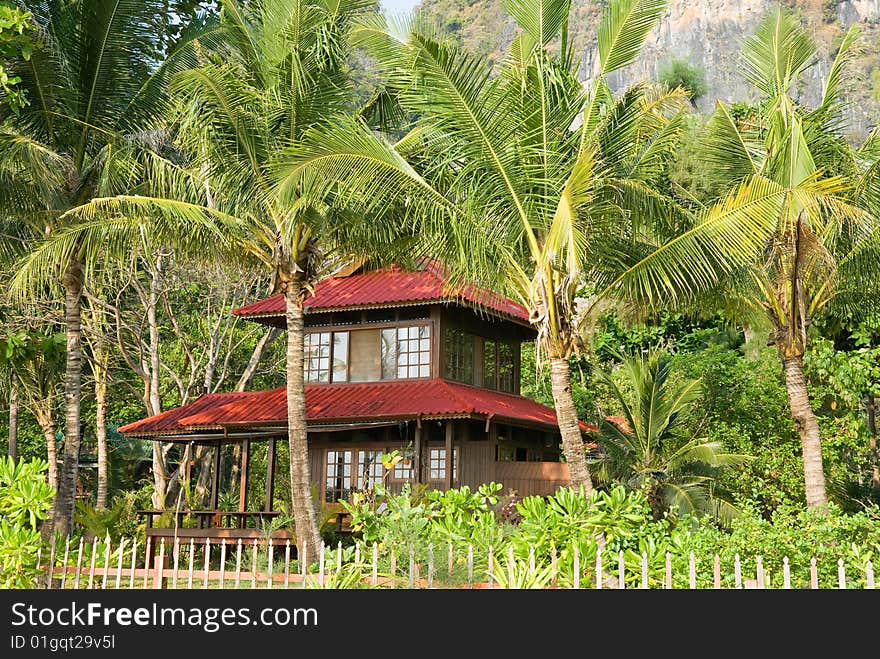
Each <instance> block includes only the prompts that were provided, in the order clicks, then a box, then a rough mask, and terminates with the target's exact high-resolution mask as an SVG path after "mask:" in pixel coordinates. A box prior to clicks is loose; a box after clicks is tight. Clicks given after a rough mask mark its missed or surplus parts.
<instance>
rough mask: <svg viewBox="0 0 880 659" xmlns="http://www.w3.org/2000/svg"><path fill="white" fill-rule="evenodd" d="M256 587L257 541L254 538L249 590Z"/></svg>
mask: <svg viewBox="0 0 880 659" xmlns="http://www.w3.org/2000/svg"><path fill="white" fill-rule="evenodd" d="M256 587H257V539H256V538H254V548H253V552H252V555H251V589H254V588H256Z"/></svg>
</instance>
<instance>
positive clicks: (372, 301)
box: [233, 266, 529, 323]
mask: <svg viewBox="0 0 880 659" xmlns="http://www.w3.org/2000/svg"><path fill="white" fill-rule="evenodd" d="M456 299H458V300H465V301H467V302H470V303H471V304H472V305H474V306H477V307H483V308H487V309H490V310H492V311H495V312H496V313H499V314H501V315H503V316H507V317H510V318H515V319H516V320H518V321H521V322H525V323H527V322H528V320H529V313H528V311H526V309H525V307H523V306H522V305H520V304H517V303H516V302H514V301H513V300H510V299H508V298H506V297H503V296H501V295H498V294H496V293H492V292H490V291H487V290H485V289H481V288H477V287H468V288H466V289H462V290H451V289H449V288H448V287H447V286H445V285H444V283H443V278H442V275H441V273H440V269H439V268H438V267H436V266H428V267H426V268H425V269H424V270H419V271H409V270H401V269H400V268H398V267H396V266H392V267H390V268H384V269H382V270H371V271H368V272H364V273H361V274H356V275H349V276H347V277H329V278H327V279H324V280H323V281H321V282H320V283H319V284H318V285H317V286H316V287H315V294H314V295H312V296H310V297H309V298H308V299H306V301H305V309H306V311H307V312H308V311H312V312H315V311H325V310H331V309H346V308H352V307H355V308H364V307H369V306H371V305H377V306H380V305H393V304H407V303H410V304H412V303H418V302H438V301H451V300H456ZM233 313H234V314H236V315H238V316H244V317H266V316H279V315H283V314H284V296H283V295H273V296H272V297H268V298H265V299H263V300H258V301H257V302H252V303H251V304H247V305H245V306H243V307H239V308H238V309H235V310H234V311H233Z"/></svg>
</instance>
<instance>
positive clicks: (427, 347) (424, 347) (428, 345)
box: [419, 339, 431, 350]
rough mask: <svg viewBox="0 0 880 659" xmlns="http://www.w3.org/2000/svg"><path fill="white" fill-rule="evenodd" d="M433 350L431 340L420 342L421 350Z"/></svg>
mask: <svg viewBox="0 0 880 659" xmlns="http://www.w3.org/2000/svg"><path fill="white" fill-rule="evenodd" d="M430 349H431V339H422V340H421V341H419V350H430Z"/></svg>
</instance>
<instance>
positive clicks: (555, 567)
mask: <svg viewBox="0 0 880 659" xmlns="http://www.w3.org/2000/svg"><path fill="white" fill-rule="evenodd" d="M490 550H491V547H490ZM558 579H559V563H558V562H557V560H556V545H550V585H551V586H553V587H554V588H556V585H557V581H558Z"/></svg>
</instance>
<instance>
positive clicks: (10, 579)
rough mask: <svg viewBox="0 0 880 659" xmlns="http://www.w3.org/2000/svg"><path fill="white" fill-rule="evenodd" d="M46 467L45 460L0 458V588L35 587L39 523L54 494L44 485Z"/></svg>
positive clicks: (43, 517) (39, 539) (46, 513)
mask: <svg viewBox="0 0 880 659" xmlns="http://www.w3.org/2000/svg"><path fill="white" fill-rule="evenodd" d="M48 468H49V464H48V463H47V462H46V461H45V460H40V459H33V460H30V461H27V462H24V461H22V462H16V461H15V460H13V459H12V458H11V457H3V458H0V588H33V587H34V586H36V583H37V577H38V575H39V572H38V571H37V553H38V550H39V549H40V548H41V547H43V541H42V538H41V537H40V531H39V523H40V522H41V521H42V520H44V519H46V518H47V517H48V512H49V508H50V507H51V505H52V497H53V496H54V495H55V492H54V491H53V489H52V488H51V487H50V486H49V484H48V483H47V482H46V471H47V470H48Z"/></svg>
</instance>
